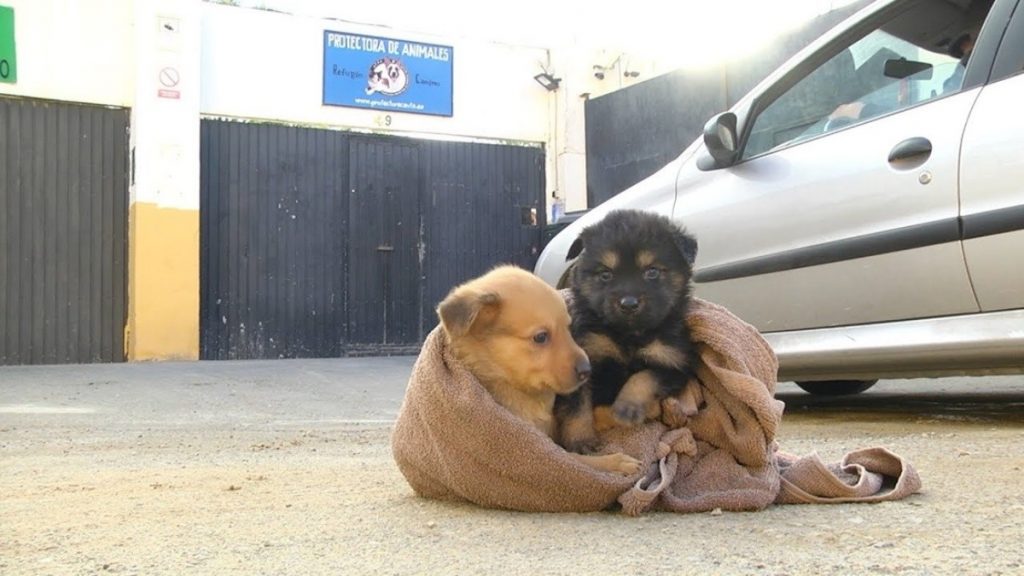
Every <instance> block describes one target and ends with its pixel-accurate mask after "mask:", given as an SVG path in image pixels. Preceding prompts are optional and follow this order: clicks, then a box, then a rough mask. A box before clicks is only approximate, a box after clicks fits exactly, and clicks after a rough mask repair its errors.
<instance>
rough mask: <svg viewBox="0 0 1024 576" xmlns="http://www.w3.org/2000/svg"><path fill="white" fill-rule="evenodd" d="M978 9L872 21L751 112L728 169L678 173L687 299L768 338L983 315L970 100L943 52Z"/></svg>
mask: <svg viewBox="0 0 1024 576" xmlns="http://www.w3.org/2000/svg"><path fill="white" fill-rule="evenodd" d="M987 10H988V4H987V3H985V5H984V6H981V5H979V4H976V5H975V6H974V7H973V8H972V7H971V6H964V5H962V4H960V3H954V2H949V1H947V0H924V1H919V2H903V3H895V4H893V5H892V6H890V7H889V8H887V9H884V10H881V11H879V12H877V13H875V14H874V15H873V16H872V17H869V18H868V19H867V20H865V21H864V22H861V23H860V24H858V25H856V26H854V27H853V28H851V30H850V31H849V32H848V33H847V34H845V35H840V36H839V37H837V40H836V41H835V42H832V43H830V44H828V45H826V47H825V48H824V49H823V51H824V52H825V53H823V54H817V55H815V56H813V57H811V58H809V61H812V62H813V61H817V62H820V63H821V64H820V65H812V66H808V67H807V69H806V70H805V71H801V70H800V68H799V67H798V68H796V69H795V71H794V73H793V74H788V75H784V76H782V77H781V79H780V81H779V84H780V85H778V86H769V87H768V88H767V89H765V90H764V91H763V92H762V93H761V95H760V96H758V97H756V98H755V99H754V100H753V101H752V104H751V106H750V109H749V114H747V115H746V118H745V119H743V120H741V122H742V126H741V128H740V130H741V133H742V134H744V137H743V140H742V146H741V148H740V159H739V161H738V162H737V163H735V164H734V165H732V166H730V167H728V168H722V169H717V170H711V171H704V172H701V171H699V170H698V169H696V168H684V169H683V170H681V171H680V174H679V177H678V180H677V201H676V206H675V210H674V216H675V217H676V218H677V219H678V220H680V221H681V222H682V223H684V224H685V225H687V226H688V227H689V228H690V229H691V230H693V231H694V232H695V233H696V234H697V236H698V238H699V239H700V245H701V252H700V254H699V256H698V262H697V265H698V266H697V273H696V280H697V281H698V284H697V294H698V295H699V296H702V297H705V298H708V299H710V300H712V301H715V302H718V303H721V304H723V305H725V306H727V307H729V308H730V309H731V310H732V311H733V312H735V313H737V314H739V315H740V317H742V318H744V319H746V320H748V321H750V322H752V323H753V324H755V325H756V326H757V327H758V328H760V329H761V330H764V331H780V330H793V329H802V328H812V327H825V326H837V325H852V324H863V323H870V322H880V321H888V320H898V319H908V318H922V317H933V316H941V315H950V314H959V313H967V312H975V311H977V310H978V303H977V301H976V299H975V297H974V293H973V291H972V289H971V283H970V279H969V278H968V274H967V268H966V265H965V262H964V256H963V252H962V249H961V244H960V241H959V223H958V216H959V207H958V159H959V155H960V144H961V136H962V134H963V130H964V125H965V123H966V121H967V118H968V116H969V114H970V111H971V108H972V106H973V105H974V102H975V100H976V99H977V97H978V94H979V91H980V88H977V87H971V86H966V87H962V86H961V83H962V79H963V77H964V75H963V73H962V70H957V67H958V66H961V63H962V62H963V61H964V59H963V57H962V55H961V54H956V53H955V52H954V53H950V52H951V49H950V48H949V45H950V43H951V42H953V41H954V40H957V39H959V38H961V37H962V36H964V34H965V33H968V34H973V36H972V39H974V38H976V36H977V34H978V29H979V28H980V25H981V22H982V21H983V19H984V16H985V13H986V12H987ZM982 34H984V31H983V32H982ZM937 44H942V45H943V46H944V47H942V48H940V47H938V46H937ZM966 65H967V67H968V68H969V67H971V66H982V65H984V62H982V61H981V58H978V59H974V58H973V57H972V58H970V59H967V60H966ZM951 79H953V80H951Z"/></svg>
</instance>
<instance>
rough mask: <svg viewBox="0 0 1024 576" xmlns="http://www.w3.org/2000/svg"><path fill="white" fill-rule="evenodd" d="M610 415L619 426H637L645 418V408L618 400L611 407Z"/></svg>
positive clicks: (627, 401) (641, 405)
mask: <svg viewBox="0 0 1024 576" xmlns="http://www.w3.org/2000/svg"><path fill="white" fill-rule="evenodd" d="M612 415H613V416H614V417H615V421H616V422H617V423H618V424H619V425H620V426H625V427H627V428H628V427H631V426H639V425H640V424H643V422H644V418H646V417H647V406H645V405H644V404H641V403H638V402H631V401H629V400H624V399H622V398H619V399H618V400H616V401H615V404H613V405H612Z"/></svg>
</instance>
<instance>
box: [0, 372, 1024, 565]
mask: <svg viewBox="0 0 1024 576" xmlns="http://www.w3.org/2000/svg"><path fill="white" fill-rule="evenodd" d="M412 362H413V359H412V358H409V357H397V358H355V359H343V360H312V361H268V362H223V363H209V362H207V363H168V364H124V365H103V366H64V367H13V368H12V367H8V368H0V470H2V472H0V573H2V574H95V573H107V572H111V573H123V574H181V573H185V572H188V573H199V574H235V573H237V574H365V573H371V572H372V573H386V574H414V573H423V574H474V573H486V574H505V573H510V574H511V573H523V574H595V573H602V574H604V573H611V574H635V573H639V572H641V571H643V572H645V573H652V574H656V573H667V572H671V573H675V574H805V573H815V574H831V573H844V574H953V573H956V574H1024V553H1022V552H1021V547H1020V544H1019V542H1020V540H1021V539H1022V537H1024V522H1022V521H1021V518H1022V517H1024V491H1022V490H1021V485H1022V482H1021V474H1022V472H1021V468H1022V467H1024V443H1022V442H1021V434H1022V432H1024V377H993V378H979V379H964V378H958V379H942V380H920V381H895V382H881V383H879V384H878V385H877V386H876V387H875V388H873V389H871V390H870V391H868V392H866V393H864V394H862V395H860V396H857V397H854V398H846V399H820V398H811V397H810V396H808V395H806V394H803V393H802V392H799V391H797V390H796V388H795V387H794V386H792V385H789V384H784V385H782V386H781V387H780V394H779V396H780V398H782V399H783V400H785V401H786V403H787V415H786V417H785V418H784V421H783V427H782V431H781V434H780V442H781V443H782V445H783V447H784V448H785V449H787V450H789V451H792V452H798V453H803V452H808V451H812V450H818V451H820V452H821V453H822V455H823V456H824V457H825V458H826V459H833V458H835V457H838V456H839V455H841V454H842V453H843V452H845V451H847V450H850V449H852V448H856V447H860V446H868V445H876V444H882V445H886V446H889V447H891V448H892V449H894V450H895V451H897V452H899V453H901V454H903V455H904V456H907V457H908V458H910V459H911V460H912V461H913V462H914V463H915V465H917V467H918V468H919V469H920V471H921V473H922V476H923V478H924V482H925V492H924V493H923V494H922V495H919V496H915V497H913V498H911V499H909V500H905V501H902V502H895V503H887V504H880V505H863V504H862V505H841V506H788V507H775V508H771V509H769V510H766V511H764V512H758V513H747V514H723V515H720V516H711V515H707V514H703V515H693V516H681V515H674V514H650V515H647V516H645V517H641V518H638V519H635V518H627V517H624V516H620V515H617V514H612V513H603V514H516V513H508V512H498V511H491V510H481V509H478V508H475V507H472V506H467V505H457V504H450V503H437V502H431V501H425V500H421V499H418V498H416V497H415V496H413V495H412V493H411V491H410V490H409V488H408V486H407V485H406V484H405V483H404V480H403V479H402V477H401V475H400V474H399V473H398V472H397V470H396V468H395V467H394V464H393V463H392V461H391V457H390V450H389V447H388V437H389V431H390V423H391V421H392V420H393V418H394V416H395V414H396V413H397V410H398V407H399V406H400V403H401V398H402V394H403V391H404V387H405V382H406V379H407V378H408V374H409V371H410V368H411V366H412Z"/></svg>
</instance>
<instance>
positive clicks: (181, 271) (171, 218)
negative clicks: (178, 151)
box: [125, 202, 199, 360]
mask: <svg viewBox="0 0 1024 576" xmlns="http://www.w3.org/2000/svg"><path fill="white" fill-rule="evenodd" d="M128 246H129V252H128V262H129V268H128V270H129V274H128V326H127V334H126V338H125V342H126V343H127V344H126V345H127V347H128V350H127V353H128V360H197V359H198V358H199V211H198V210H182V209H176V208H165V207H160V206H157V205H156V204H151V203H146V202H135V203H133V204H132V206H131V212H130V214H129V242H128Z"/></svg>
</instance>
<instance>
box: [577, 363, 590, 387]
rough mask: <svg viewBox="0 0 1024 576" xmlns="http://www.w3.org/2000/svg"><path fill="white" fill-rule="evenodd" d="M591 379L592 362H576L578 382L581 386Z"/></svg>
mask: <svg viewBox="0 0 1024 576" xmlns="http://www.w3.org/2000/svg"><path fill="white" fill-rule="evenodd" d="M588 378H590V360H588V359H587V358H580V359H579V360H577V361H576V381H577V382H579V383H580V384H582V383H584V382H586V381H587V379H588Z"/></svg>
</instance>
